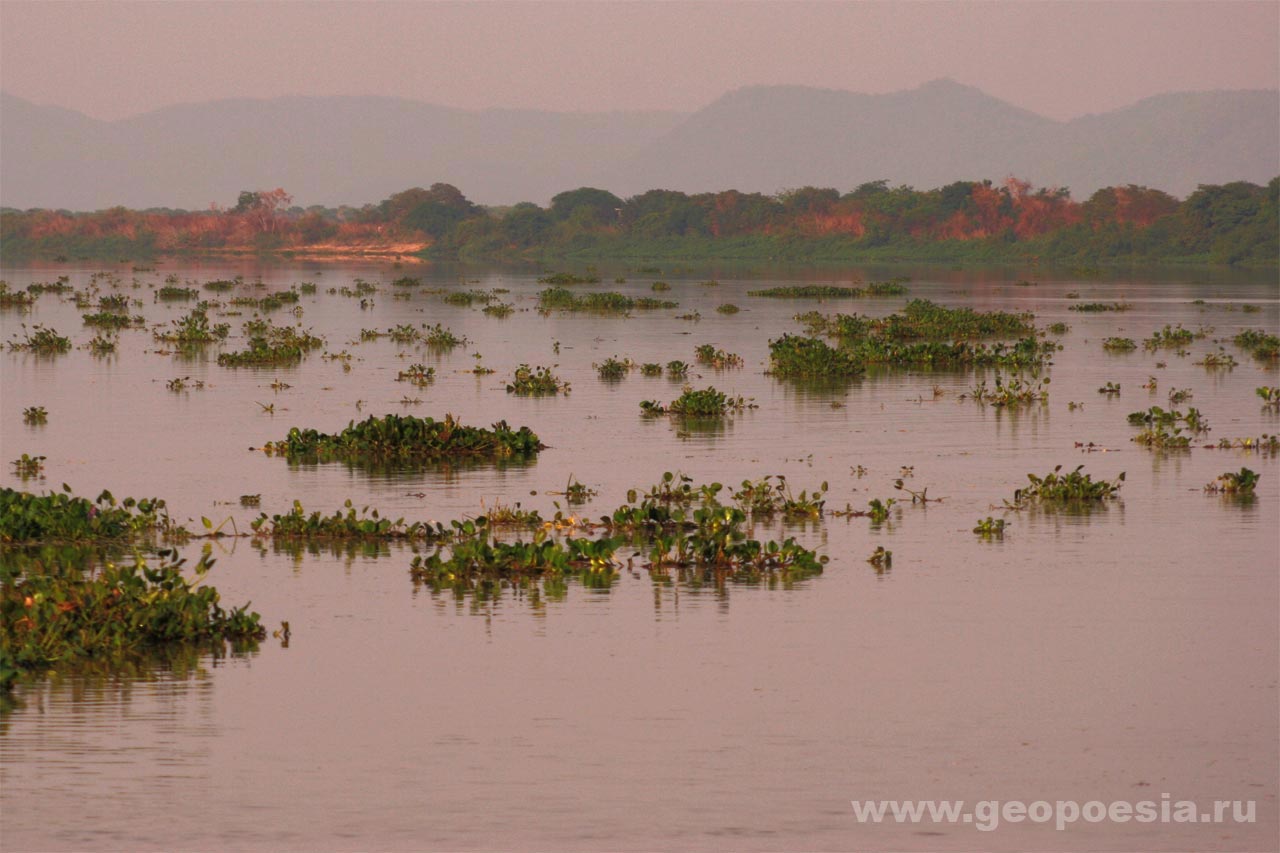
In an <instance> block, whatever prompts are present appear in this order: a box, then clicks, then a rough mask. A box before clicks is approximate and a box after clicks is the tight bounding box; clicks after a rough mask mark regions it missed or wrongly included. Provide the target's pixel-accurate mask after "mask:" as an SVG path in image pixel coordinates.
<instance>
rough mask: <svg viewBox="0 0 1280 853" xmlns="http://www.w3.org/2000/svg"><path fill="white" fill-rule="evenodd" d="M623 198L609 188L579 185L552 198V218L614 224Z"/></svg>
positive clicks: (585, 224)
mask: <svg viewBox="0 0 1280 853" xmlns="http://www.w3.org/2000/svg"><path fill="white" fill-rule="evenodd" d="M621 209H622V199H620V198H618V197H617V196H616V195H614V194H613V193H611V192H609V191H608V190H598V189H596V188H595V187H579V188H578V189H576V190H569V191H567V192H562V193H559V194H558V195H556V196H555V197H554V198H552V199H551V210H550V213H551V218H552V219H554V220H556V221H557V222H564V221H565V220H568V219H573V220H574V221H575V222H577V223H579V224H581V225H584V226H588V227H591V226H599V225H612V224H613V223H615V222H617V221H618V212H619V211H620V210H621Z"/></svg>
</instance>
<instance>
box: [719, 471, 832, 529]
mask: <svg viewBox="0 0 1280 853" xmlns="http://www.w3.org/2000/svg"><path fill="white" fill-rule="evenodd" d="M827 488H828V487H827V484H826V483H825V482H824V483H823V484H822V485H820V486H819V487H818V488H816V489H814V490H813V491H812V492H809V491H807V490H806V491H801V492H800V494H799V495H796V494H793V493H792V490H791V486H790V484H789V483H787V478H786V476H784V475H782V474H779V475H777V476H776V477H775V476H773V475H770V476H766V477H763V478H761V479H759V480H755V481H752V480H743V481H742V487H741V488H740V489H739V490H738V491H735V492H733V493H732V495H731V497H732V498H733V500H734V502H735V503H737V504H738V506H739V507H740V508H741V509H742V511H743V512H746V513H748V514H750V515H752V516H766V517H768V516H773V515H776V514H779V513H780V514H781V515H782V516H783V517H785V518H791V519H797V518H821V517H822V510H823V507H824V506H825V505H826V500H825V496H826V493H827Z"/></svg>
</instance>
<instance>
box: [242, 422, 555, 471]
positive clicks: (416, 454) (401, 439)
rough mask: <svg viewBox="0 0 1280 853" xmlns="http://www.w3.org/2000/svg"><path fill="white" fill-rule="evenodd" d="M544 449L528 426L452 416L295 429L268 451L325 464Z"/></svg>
mask: <svg viewBox="0 0 1280 853" xmlns="http://www.w3.org/2000/svg"><path fill="white" fill-rule="evenodd" d="M543 447H544V445H543V444H542V442H540V441H538V436H537V435H535V434H534V433H533V432H532V431H531V430H530V429H529V428H528V427H520V428H519V429H514V430H513V429H512V428H511V427H509V426H508V425H507V422H506V421H498V422H497V423H495V424H494V425H493V428H492V429H483V428H480V427H469V426H464V425H463V424H461V423H459V422H458V421H456V420H455V419H454V417H453V416H452V415H445V417H444V420H440V421H437V420H434V419H432V418H417V417H413V416H411V415H385V416H383V417H382V418H377V417H374V416H372V415H370V416H369V417H368V418H367V419H366V420H364V421H362V422H360V423H358V424H357V423H355V422H354V421H352V422H351V423H349V424H348V425H347V427H346V429H344V430H342V431H341V432H338V433H334V434H326V433H322V432H318V431H317V430H314V429H305V430H304V429H298V428H297V427H295V428H293V429H291V430H289V434H288V435H287V436H286V437H285V438H284V439H283V440H281V441H275V442H268V443H267V444H266V445H265V446H264V447H263V450H264V451H266V452H267V453H268V454H277V455H280V456H285V457H289V458H295V459H296V458H302V459H306V458H314V459H317V460H318V461H321V462H327V461H331V460H348V461H353V462H359V461H365V460H385V459H402V460H428V461H452V460H455V459H481V460H485V459H489V460H494V459H510V458H525V457H532V456H534V455H536V454H537V453H538V451H539V450H542V449H543Z"/></svg>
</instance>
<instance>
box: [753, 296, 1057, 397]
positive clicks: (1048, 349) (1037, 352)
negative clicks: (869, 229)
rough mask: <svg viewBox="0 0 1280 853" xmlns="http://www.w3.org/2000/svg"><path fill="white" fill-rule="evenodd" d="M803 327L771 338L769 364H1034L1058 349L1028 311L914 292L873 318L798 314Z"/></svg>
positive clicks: (814, 372)
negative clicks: (948, 302) (898, 307)
mask: <svg viewBox="0 0 1280 853" xmlns="http://www.w3.org/2000/svg"><path fill="white" fill-rule="evenodd" d="M796 319H797V320H800V321H801V322H802V323H804V324H805V327H806V330H807V331H808V333H809V335H811V336H813V335H822V336H825V337H828V338H831V339H833V340H835V341H836V346H831V345H829V344H827V343H826V342H825V341H823V340H821V339H820V338H818V337H807V336H803V335H783V336H782V337H781V338H779V339H778V340H774V341H770V342H769V353H770V365H771V366H770V372H771V373H772V374H773V375H775V376H780V377H784V378H789V377H799V378H806V377H851V376H857V375H858V374H860V373H863V372H865V371H866V370H867V369H868V368H869V367H872V366H884V367H939V368H955V367H984V366H994V367H1003V368H1006V369H1015V370H1022V369H1030V370H1034V369H1038V368H1040V367H1042V366H1044V365H1045V364H1046V363H1047V361H1048V358H1049V356H1050V355H1051V354H1052V353H1054V352H1056V351H1057V350H1058V349H1060V345H1059V344H1057V343H1054V342H1053V341H1047V340H1039V339H1037V338H1036V337H1035V326H1034V325H1033V321H1034V319H1035V318H1034V317H1033V316H1032V315H1030V314H1010V313H1007V312H1004V311H991V312H977V311H973V310H971V309H969V308H946V307H944V306H941V305H937V304H935V303H933V302H930V301H929V300H926V299H913V300H912V301H911V302H908V303H907V305H906V307H905V308H904V309H903V310H902V312H901V313H897V314H890V315H889V316H887V317H880V318H871V317H863V316H861V315H858V314H836V315H833V316H827V315H824V314H820V313H818V312H816V311H815V312H809V313H807V314H801V315H799V316H798V317H797V318H796ZM980 338H1018V340H1017V341H1015V342H1013V343H1004V342H998V343H995V344H986V343H974V342H973V341H975V340H976V339H980Z"/></svg>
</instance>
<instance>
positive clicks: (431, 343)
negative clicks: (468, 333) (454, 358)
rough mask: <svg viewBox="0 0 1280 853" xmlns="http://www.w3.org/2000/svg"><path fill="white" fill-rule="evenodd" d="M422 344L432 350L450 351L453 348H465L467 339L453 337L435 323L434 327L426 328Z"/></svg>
mask: <svg viewBox="0 0 1280 853" xmlns="http://www.w3.org/2000/svg"><path fill="white" fill-rule="evenodd" d="M422 342H423V343H424V344H426V345H427V347H428V348H430V349H433V350H451V349H453V348H454V347H460V346H466V344H467V339H466V337H465V336H460V335H455V334H454V333H453V332H452V331H450V330H449V329H446V328H445V327H444V326H442V325H440V324H439V323H436V324H435V325H434V326H427V327H426V332H425V333H424V334H423V336H422Z"/></svg>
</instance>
